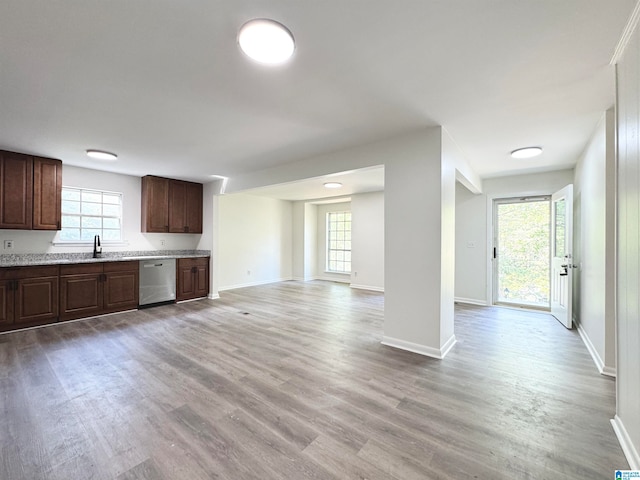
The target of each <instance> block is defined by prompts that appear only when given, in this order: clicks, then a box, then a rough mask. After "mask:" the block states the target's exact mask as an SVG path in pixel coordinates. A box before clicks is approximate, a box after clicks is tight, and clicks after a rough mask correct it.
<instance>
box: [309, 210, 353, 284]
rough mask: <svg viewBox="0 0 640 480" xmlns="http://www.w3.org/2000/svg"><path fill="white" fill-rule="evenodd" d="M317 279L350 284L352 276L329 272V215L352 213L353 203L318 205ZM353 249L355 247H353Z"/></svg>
mask: <svg viewBox="0 0 640 480" xmlns="http://www.w3.org/2000/svg"><path fill="white" fill-rule="evenodd" d="M316 211H317V218H316V245H317V248H316V257H315V262H316V265H315V268H316V272H317V273H316V278H318V279H320V280H330V281H333V282H341V283H349V282H351V275H349V274H348V273H333V272H327V248H326V246H327V213H329V212H350V211H351V202H342V203H328V204H320V205H316ZM352 249H353V246H352Z"/></svg>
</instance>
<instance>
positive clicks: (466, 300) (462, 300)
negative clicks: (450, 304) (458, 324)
mask: <svg viewBox="0 0 640 480" xmlns="http://www.w3.org/2000/svg"><path fill="white" fill-rule="evenodd" d="M453 301H454V302H456V303H466V304H468V305H478V306H481V307H486V306H487V301H486V300H476V299H475V298H463V297H454V298H453Z"/></svg>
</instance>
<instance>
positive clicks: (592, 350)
mask: <svg viewBox="0 0 640 480" xmlns="http://www.w3.org/2000/svg"><path fill="white" fill-rule="evenodd" d="M573 324H574V325H575V326H576V329H577V330H578V333H579V334H580V338H581V339H582V342H583V343H584V346H585V347H587V351H588V352H589V354H590V355H591V358H592V359H593V363H595V364H596V368H597V369H598V372H600V374H601V375H607V376H609V377H615V376H616V369H615V368H612V367H606V366H605V365H604V362H603V361H602V358H600V355H599V354H598V351H597V350H596V347H595V346H594V345H593V343H592V342H591V339H590V338H589V335H588V334H587V332H586V331H585V329H584V328H583V327H582V325H581V324H580V323H579V322H577V321H576V319H575V318H574V319H573Z"/></svg>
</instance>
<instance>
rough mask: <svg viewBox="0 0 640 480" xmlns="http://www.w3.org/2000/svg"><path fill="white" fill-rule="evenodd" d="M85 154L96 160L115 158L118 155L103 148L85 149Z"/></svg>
mask: <svg viewBox="0 0 640 480" xmlns="http://www.w3.org/2000/svg"><path fill="white" fill-rule="evenodd" d="M87 156H88V157H91V158H95V159H96V160H117V158H118V155H116V154H115V153H111V152H105V151H103V150H87Z"/></svg>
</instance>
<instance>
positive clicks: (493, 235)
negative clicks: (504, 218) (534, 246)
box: [489, 194, 552, 312]
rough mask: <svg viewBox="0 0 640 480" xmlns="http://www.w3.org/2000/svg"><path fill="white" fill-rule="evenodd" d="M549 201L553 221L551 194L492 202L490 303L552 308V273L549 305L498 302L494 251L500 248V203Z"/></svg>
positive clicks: (524, 307) (539, 308)
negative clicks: (498, 230) (498, 228)
mask: <svg viewBox="0 0 640 480" xmlns="http://www.w3.org/2000/svg"><path fill="white" fill-rule="evenodd" d="M536 200H537V201H545V200H546V201H548V202H549V221H551V206H552V202H551V195H546V194H544V195H518V196H515V197H503V196H500V197H497V198H495V199H494V200H493V202H491V209H492V211H491V216H492V217H493V219H492V220H493V230H492V232H491V244H490V245H491V248H490V252H489V256H490V259H489V260H490V262H491V270H492V272H491V283H492V287H491V288H492V296H491V303H490V305H495V306H501V307H512V308H522V309H530V310H539V311H542V312H548V311H550V310H551V273H549V305H548V306H547V307H542V306H536V305H526V304H521V303H515V302H514V303H508V302H498V291H497V289H496V288H495V287H496V286H497V285H498V268H496V267H497V265H498V258H497V257H496V258H494V255H493V251H494V248H495V249H498V235H497V233H498V232H497V226H498V208H497V206H498V205H499V204H511V203H528V202H531V201H536ZM549 228H550V230H549V258H548V264H549V272H551V225H549Z"/></svg>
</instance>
